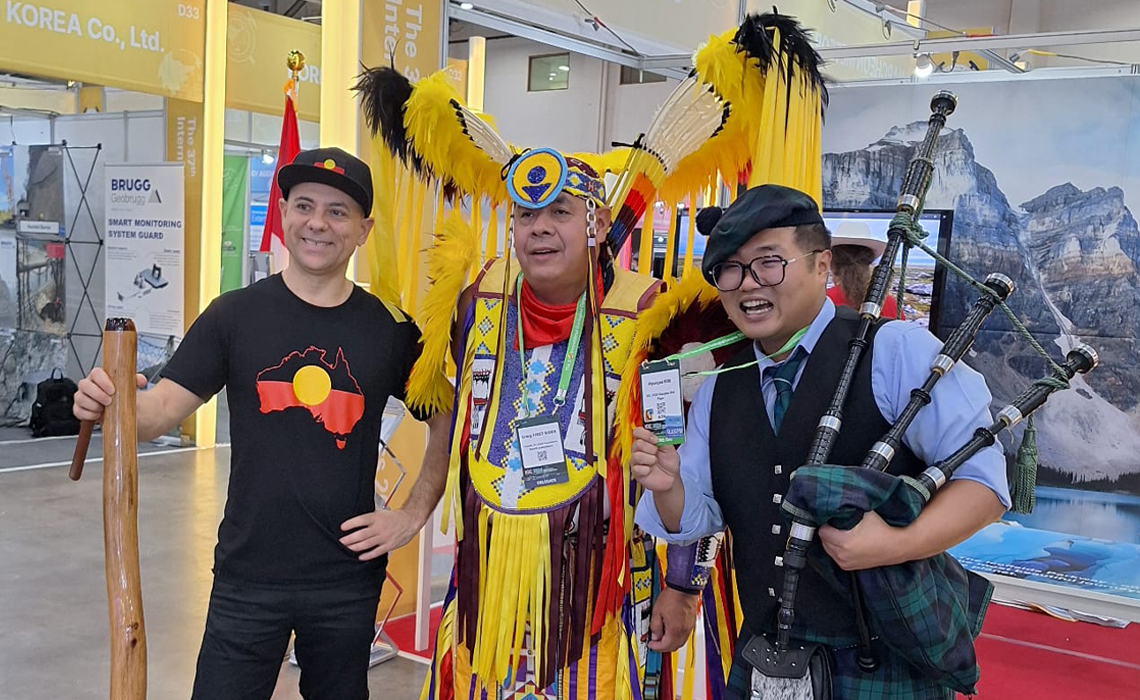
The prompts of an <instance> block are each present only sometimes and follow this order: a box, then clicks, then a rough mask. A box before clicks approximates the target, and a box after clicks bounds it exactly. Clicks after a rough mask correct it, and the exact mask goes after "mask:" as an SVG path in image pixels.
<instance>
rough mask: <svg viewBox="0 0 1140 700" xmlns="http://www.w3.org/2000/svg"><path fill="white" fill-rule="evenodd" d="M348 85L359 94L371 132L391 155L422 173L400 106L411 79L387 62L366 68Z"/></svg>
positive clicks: (409, 87)
mask: <svg viewBox="0 0 1140 700" xmlns="http://www.w3.org/2000/svg"><path fill="white" fill-rule="evenodd" d="M352 89H353V90H354V91H355V92H357V93H358V94H359V95H360V107H361V109H362V110H363V111H364V122H365V124H367V125H368V129H369V131H371V132H372V135H373V136H376V135H377V134H379V135H380V136H381V138H383V139H384V144H385V145H386V146H387V147H388V150H389V151H391V152H392V155H394V156H396V157H397V158H399V159H400V160H401V161H403V162H404V164H406V165H408V166H409V167H411V168H412V169H414V170H415V171H416V173H418V174H420V175H423V174H425V168H424V164H423V161H422V160H421V158H420V157H419V155H418V154H416V152H415V150H414V149H412V148H411V144H410V143H409V141H408V132H407V130H406V129H405V128H404V109H405V107H406V106H407V103H408V99H409V98H411V96H412V83H411V81H409V80H408V79H407V78H406V77H404V75H403V74H402V73H400V71H398V70H396V69H395V68H391V67H389V66H381V67H379V68H369V69H366V70H365V71H364V72H363V73H361V74H360V75H358V76H357V77H356V84H355V85H353V86H352Z"/></svg>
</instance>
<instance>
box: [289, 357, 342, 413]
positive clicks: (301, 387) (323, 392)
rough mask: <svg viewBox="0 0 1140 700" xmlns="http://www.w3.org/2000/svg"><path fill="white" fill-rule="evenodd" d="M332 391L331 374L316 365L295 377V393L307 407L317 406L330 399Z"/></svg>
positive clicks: (310, 366) (303, 370)
mask: <svg viewBox="0 0 1140 700" xmlns="http://www.w3.org/2000/svg"><path fill="white" fill-rule="evenodd" d="M331 389H332V380H331V379H329V373H328V372H326V371H324V369H322V368H320V367H318V366H316V365H308V366H305V367H302V368H301V369H299V370H297V373H296V374H294V375H293V393H294V394H296V395H297V400H298V401H300V402H301V403H303V404H305V405H306V406H316V405H317V404H319V403H322V402H323V401H324V400H325V399H326V398H328V395H329V391H330V390H331Z"/></svg>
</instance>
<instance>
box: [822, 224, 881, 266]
mask: <svg viewBox="0 0 1140 700" xmlns="http://www.w3.org/2000/svg"><path fill="white" fill-rule="evenodd" d="M831 245H832V246H833V247H834V246H837V245H861V246H863V247H865V248H870V249H871V250H872V251H874V253H875V259H876V260H878V258H879V256H880V255H882V254H883V251H884V250H886V248H887V237H886V234H885V233H884V234H883V235H882V236H876V235H875V234H874V233H872V232H871V227H870V226H868V225H867V224H864V223H862V222H860V221H844V222H843V223H841V224H839V225H838V226H836V227H835V230H834V231H832V232H831Z"/></svg>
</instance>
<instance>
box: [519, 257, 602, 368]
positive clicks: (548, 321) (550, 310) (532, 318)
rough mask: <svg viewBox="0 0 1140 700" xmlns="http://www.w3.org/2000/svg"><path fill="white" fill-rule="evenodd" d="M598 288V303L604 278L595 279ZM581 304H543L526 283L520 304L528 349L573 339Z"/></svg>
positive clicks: (598, 275) (574, 302) (599, 275)
mask: <svg viewBox="0 0 1140 700" xmlns="http://www.w3.org/2000/svg"><path fill="white" fill-rule="evenodd" d="M594 280H595V281H596V282H597V287H598V300H599V301H600V300H601V298H602V276H601V274H597V275H594ZM577 306H578V302H577V300H575V301H573V302H571V303H569V304H546V303H544V302H542V301H539V299H538V297H536V296H535V295H534V290H532V289H531V288H530V284H528V283H527V281H526V279H523V283H522V300H521V302H520V303H519V313H520V314H522V325H523V342H525V343H526V349H528V350H529V349H532V348H538V347H542V346H543V345H553V344H554V343H559V342H561V341H563V340H566V339H567V338H569V337H570V329H571V328H573V327H574V311H575V310H576V309H577ZM514 347H515V349H516V350H518V347H519V338H518V332H517V331H516V332H515V341H514Z"/></svg>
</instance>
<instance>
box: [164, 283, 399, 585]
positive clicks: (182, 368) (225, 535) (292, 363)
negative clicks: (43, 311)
mask: <svg viewBox="0 0 1140 700" xmlns="http://www.w3.org/2000/svg"><path fill="white" fill-rule="evenodd" d="M419 337H420V336H419V330H418V329H417V328H416V325H415V324H414V323H412V322H411V321H410V320H408V318H407V317H406V316H404V315H403V314H402V313H401V312H399V310H397V309H393V310H391V311H390V310H389V309H388V307H386V306H385V305H384V304H383V303H382V302H381V301H380V300H379V299H377V298H376V297H374V296H372V295H371V294H369V293H367V292H365V291H364V290H362V289H360V288H359V287H356V288H354V289H353V291H352V294H351V295H350V296H349V298H348V300H347V301H345V302H344V303H343V304H341V305H339V306H336V307H330V308H325V307H317V306H313V305H311V304H308V303H306V302H305V301H302V300H301V299H300V298H298V297H297V296H296V295H294V294H293V293H292V292H291V291H290V290H289V288H288V287H287V286H286V285H285V282H284V281H283V280H282V279H281V276H280V275H273V276H271V277H269V278H267V279H264V280H261V281H260V282H257V283H255V284H253V285H251V286H249V287H247V288H245V289H240V290H237V291H233V292H229V293H227V294H224V295H222V296H221V297H219V298H218V299H216V300H214V302H213V303H212V304H210V306H209V308H208V309H206V311H205V312H204V313H203V314H202V315H201V316H200V317H199V318H198V319H197V320H196V321H195V322H194V324H193V325H192V326H191V327H190V330H189V331H187V333H186V338H185V339H184V340H183V341H182V343H181V345H179V347H178V350H177V351H176V352H175V353H174V357H173V358H171V360H170V362H169V364H167V366H166V368H165V369H163V371H162V376H164V377H166V378H168V379H170V380H171V381H173V382H175V383H177V384H180V385H181V386H183V387H185V388H186V389H188V390H190V391H192V392H194V394H196V395H198V396H200V397H202V398H203V399H208V398H209V397H211V396H213V395H214V394H216V393H218V392H219V391H221V389H222V387H223V386H225V387H227V388H228V392H227V393H228V400H229V408H230V439H231V466H230V483H229V495H228V498H227V500H226V508H225V515H224V516H223V518H222V524H221V526H220V527H219V528H218V546H217V548H216V550H215V552H214V572H215V574H216V575H218V576H222V577H225V578H230V579H236V580H239V581H249V582H257V583H263V584H281V585H306V584H313V585H319V584H322V583H326V582H330V581H344V580H346V579H352V578H374V577H379V576H382V575H383V570H384V567H385V565H386V564H387V557H381V558H379V559H377V560H373V561H370V562H361V561H359V560H358V559H357V556H358V555H357V554H355V553H353V552H352V551H351V550H349V549H348V548H347V547H344V546H343V545H341V544H340V542H339V540H340V538H341V537H343V536H344V535H345V534H346V533H344V532H342V531H341V529H340V525H341V523H343V522H344V521H346V520H348V519H349V518H352V517H355V516H357V515H360V514H362V513H368V512H372V511H373V510H375V501H374V495H373V494H374V493H375V490H374V479H375V475H376V466H377V457H378V453H379V438H380V420H381V417H382V415H383V412H384V406H385V404H386V403H387V401H388V397H389V396H394V397H396V398H397V399H400V400H403V398H404V386H405V384H406V383H407V378H408V374H409V372H410V371H411V367H412V364H413V363H414V362H415V359H416V357H417V356H418V353H419ZM188 497H190V498H193V497H194V495H193V494H188Z"/></svg>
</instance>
